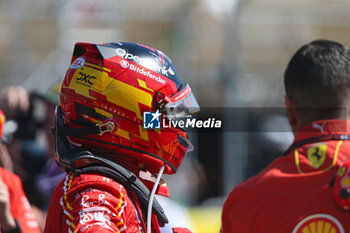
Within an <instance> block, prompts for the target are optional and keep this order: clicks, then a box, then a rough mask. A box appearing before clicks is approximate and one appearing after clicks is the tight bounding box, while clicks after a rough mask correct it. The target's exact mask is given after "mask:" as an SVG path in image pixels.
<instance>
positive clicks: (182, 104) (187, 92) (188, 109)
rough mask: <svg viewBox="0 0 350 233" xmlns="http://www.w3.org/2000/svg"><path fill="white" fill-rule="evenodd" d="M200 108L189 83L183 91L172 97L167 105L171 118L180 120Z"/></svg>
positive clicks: (168, 115) (169, 117)
mask: <svg viewBox="0 0 350 233" xmlns="http://www.w3.org/2000/svg"><path fill="white" fill-rule="evenodd" d="M199 110H200V107H199V105H198V102H197V100H196V98H195V97H194V95H193V94H192V92H191V88H190V86H189V85H188V84H187V85H186V87H185V88H184V89H183V90H182V91H180V92H179V93H178V94H176V95H175V96H173V97H172V98H170V99H169V101H168V103H167V104H166V105H165V111H166V114H167V118H168V119H169V120H179V119H182V118H185V117H188V116H190V115H191V114H193V113H195V112H198V111H199Z"/></svg>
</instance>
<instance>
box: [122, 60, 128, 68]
mask: <svg viewBox="0 0 350 233" xmlns="http://www.w3.org/2000/svg"><path fill="white" fill-rule="evenodd" d="M120 65H121V66H122V67H123V68H128V67H129V65H130V64H129V62H128V61H127V60H121V61H120Z"/></svg>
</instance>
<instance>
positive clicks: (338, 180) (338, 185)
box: [333, 158, 350, 210]
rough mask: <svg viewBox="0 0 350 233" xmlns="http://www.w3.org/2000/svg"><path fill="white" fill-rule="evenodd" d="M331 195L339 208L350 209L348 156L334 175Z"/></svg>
mask: <svg viewBox="0 0 350 233" xmlns="http://www.w3.org/2000/svg"><path fill="white" fill-rule="evenodd" d="M333 195H334V198H335V201H336V202H337V204H338V206H339V207H340V208H342V209H344V210H350V158H349V159H347V160H345V161H344V162H343V163H342V164H341V166H340V167H339V169H338V171H337V173H336V175H335V179H334V181H333Z"/></svg>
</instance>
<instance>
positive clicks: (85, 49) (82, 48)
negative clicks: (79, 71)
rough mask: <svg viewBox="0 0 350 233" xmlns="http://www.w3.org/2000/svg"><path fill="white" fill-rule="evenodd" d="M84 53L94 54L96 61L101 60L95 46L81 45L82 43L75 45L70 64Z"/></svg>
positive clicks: (100, 55)
mask: <svg viewBox="0 0 350 233" xmlns="http://www.w3.org/2000/svg"><path fill="white" fill-rule="evenodd" d="M86 53H92V54H94V53H95V54H96V57H97V58H98V59H103V57H102V54H101V53H100V52H99V50H98V49H97V48H96V45H95V44H90V43H83V42H78V43H76V44H75V47H74V50H73V56H72V60H71V64H72V63H73V62H74V61H75V60H76V59H77V58H79V57H81V56H82V55H84V54H86Z"/></svg>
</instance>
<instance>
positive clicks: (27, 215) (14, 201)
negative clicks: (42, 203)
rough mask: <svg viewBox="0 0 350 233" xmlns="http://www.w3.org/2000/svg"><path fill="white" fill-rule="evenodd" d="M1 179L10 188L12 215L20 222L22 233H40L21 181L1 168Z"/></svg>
mask: <svg viewBox="0 0 350 233" xmlns="http://www.w3.org/2000/svg"><path fill="white" fill-rule="evenodd" d="M0 177H1V179H2V181H3V182H4V184H5V185H6V186H7V188H8V192H9V198H10V211H11V214H12V216H13V217H14V218H15V219H16V220H17V221H18V223H19V225H20V228H21V230H22V232H23V233H40V230H39V227H38V223H37V221H36V219H35V217H34V214H33V212H32V209H31V207H30V204H29V202H28V200H27V198H26V195H25V194H24V191H23V186H22V181H21V179H20V178H19V177H18V176H17V175H15V174H13V173H11V172H9V171H7V170H5V169H4V168H2V167H0Z"/></svg>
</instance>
